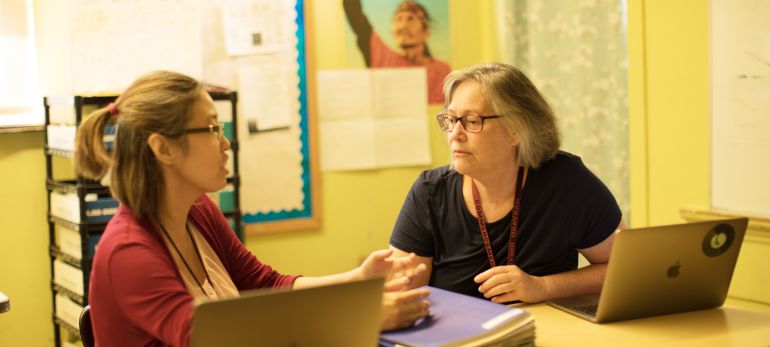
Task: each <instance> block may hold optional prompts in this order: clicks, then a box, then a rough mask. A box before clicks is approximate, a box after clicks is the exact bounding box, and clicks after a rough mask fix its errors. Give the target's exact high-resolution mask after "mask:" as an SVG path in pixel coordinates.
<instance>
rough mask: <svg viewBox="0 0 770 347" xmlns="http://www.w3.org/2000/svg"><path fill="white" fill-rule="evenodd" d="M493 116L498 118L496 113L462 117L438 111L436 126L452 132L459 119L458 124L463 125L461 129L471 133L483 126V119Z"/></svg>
mask: <svg viewBox="0 0 770 347" xmlns="http://www.w3.org/2000/svg"><path fill="white" fill-rule="evenodd" d="M493 118H500V116H498V115H490V116H477V115H468V116H462V117H455V116H453V115H451V114H447V113H440V114H438V115H436V120H437V121H438V126H439V127H440V128H441V130H443V131H445V132H448V133H449V132H452V129H454V127H455V123H457V121H460V124H462V125H463V129H465V131H467V132H471V133H477V132H479V131H481V130H482V129H483V128H484V120H485V119H493Z"/></svg>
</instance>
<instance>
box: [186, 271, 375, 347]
mask: <svg viewBox="0 0 770 347" xmlns="http://www.w3.org/2000/svg"><path fill="white" fill-rule="evenodd" d="M382 289H383V280H382V279H381V278H375V279H370V280H364V281H355V282H348V283H341V284H334V285H328V286H322V287H314V288H307V289H298V290H283V291H275V290H258V291H251V292H242V293H241V297H239V298H234V299H226V300H222V301H212V302H206V303H202V304H200V305H198V306H197V307H196V310H195V313H194V317H193V323H192V337H191V340H190V345H191V346H195V347H206V346H292V347H294V346H296V347H301V346H376V345H377V342H378V339H379V333H380V310H381V305H382V304H381V302H382Z"/></svg>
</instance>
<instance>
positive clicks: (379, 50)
mask: <svg viewBox="0 0 770 347" xmlns="http://www.w3.org/2000/svg"><path fill="white" fill-rule="evenodd" d="M369 46H370V47H371V48H370V51H371V57H372V67H373V68H378V67H419V66H424V67H425V68H426V69H427V72H428V102H430V103H431V104H438V103H443V102H444V93H443V90H442V89H443V87H444V78H445V77H446V75H448V74H449V73H450V72H451V71H452V68H450V67H449V65H448V64H447V63H445V62H442V61H440V60H436V59H433V58H429V59H430V60H429V63H428V64H427V65H417V64H415V63H412V62H411V61H409V60H407V59H406V58H404V57H402V56H401V55H400V54H398V53H396V52H394V51H393V50H391V49H390V47H388V46H387V45H386V44H385V43H384V42H382V40H381V39H380V36H379V35H377V33H374V32H373V33H372V38H371V42H370V45H369Z"/></svg>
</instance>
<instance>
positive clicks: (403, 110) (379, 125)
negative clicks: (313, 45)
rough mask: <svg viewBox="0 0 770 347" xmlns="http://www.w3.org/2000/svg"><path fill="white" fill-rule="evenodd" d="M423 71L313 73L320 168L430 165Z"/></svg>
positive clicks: (389, 70)
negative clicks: (317, 119)
mask: <svg viewBox="0 0 770 347" xmlns="http://www.w3.org/2000/svg"><path fill="white" fill-rule="evenodd" d="M425 81H426V78H425V69H423V68H395V69H370V70H325V71H319V73H318V90H319V94H318V98H319V101H318V103H319V116H320V119H321V127H320V142H321V169H322V170H325V171H332V170H358V169H376V168H384V167H394V166H407V165H425V164H429V163H430V162H431V157H430V145H429V138H428V128H427V122H426V114H427V112H428V111H427V109H428V108H427V104H426V102H425V100H426V99H427V95H426V93H427V86H426V82H425Z"/></svg>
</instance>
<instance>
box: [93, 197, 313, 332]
mask: <svg viewBox="0 0 770 347" xmlns="http://www.w3.org/2000/svg"><path fill="white" fill-rule="evenodd" d="M189 218H190V220H191V221H192V223H194V225H195V226H196V227H197V228H198V230H199V231H200V232H201V234H202V235H203V236H204V237H205V238H206V240H207V241H208V242H209V245H210V246H211V248H213V249H214V252H215V253H216V254H217V255H218V256H219V260H220V261H222V264H223V265H224V267H225V269H227V272H228V273H229V274H230V278H232V280H233V283H235V286H236V287H238V290H246V289H255V288H266V287H291V286H292V285H293V283H294V280H295V279H296V278H297V277H298V276H286V275H281V274H279V273H277V272H276V271H275V270H273V269H272V268H271V267H270V266H268V265H265V264H262V263H260V262H259V260H257V258H256V257H255V256H254V255H253V254H251V252H249V250H248V249H246V247H244V246H243V244H241V242H240V241H239V240H238V238H237V237H236V236H235V233H233V232H232V230H231V229H230V226H229V225H228V224H227V221H226V220H225V218H224V216H223V215H222V213H221V212H220V211H219V209H218V208H217V206H216V205H215V204H214V203H213V202H212V201H211V200H210V199H209V198H208V197H207V196H206V195H205V194H204V195H201V196H200V198H198V201H197V202H196V203H195V204H194V205H193V207H192V209H191V210H190V215H189ZM89 296H90V298H89V301H90V302H89V303H90V304H91V320H92V322H93V330H94V337H95V340H96V345H97V346H99V345H101V346H166V345H171V346H187V345H188V344H189V340H190V323H191V318H192V314H193V297H192V295H190V293H189V292H188V291H187V288H186V287H185V285H184V282H183V281H182V278H181V276H180V274H179V272H178V271H177V268H176V265H175V264H174V261H173V260H172V258H171V255H170V253H169V251H168V249H167V248H166V246H165V243H164V242H163V241H162V239H161V238H160V236H159V235H158V234H157V232H156V231H155V230H154V228H152V226H151V224H150V223H149V222H148V221H147V220H145V219H137V218H136V217H134V216H133V214H132V212H131V210H129V209H128V208H126V207H124V206H120V208H118V211H117V213H116V214H115V216H114V217H112V220H110V222H109V224H108V225H107V228H106V229H105V231H104V234H103V235H102V238H101V240H99V245H98V250H97V252H96V255H95V257H94V262H93V269H92V271H91V280H90V290H89Z"/></svg>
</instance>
